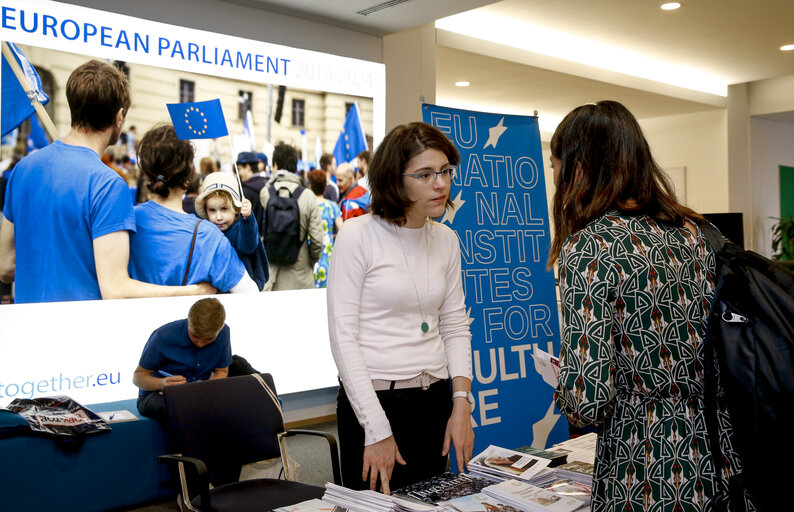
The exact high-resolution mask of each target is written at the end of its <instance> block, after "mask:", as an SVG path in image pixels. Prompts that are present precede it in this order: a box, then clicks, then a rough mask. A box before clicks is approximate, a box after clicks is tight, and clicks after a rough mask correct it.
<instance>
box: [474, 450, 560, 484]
mask: <svg viewBox="0 0 794 512" xmlns="http://www.w3.org/2000/svg"><path fill="white" fill-rule="evenodd" d="M549 462H550V461H549V459H543V458H541V457H535V456H534V455H529V454H526V453H521V452H517V451H513V450H508V449H506V448H500V447H498V446H494V445H491V446H489V447H488V448H486V449H485V451H483V452H482V453H480V454H478V455H476V456H475V457H474V458H473V459H472V460H471V461H470V462H469V471H470V472H471V473H472V474H474V475H477V476H483V477H486V478H492V479H497V480H504V479H506V478H519V479H521V480H529V479H530V478H532V477H533V476H534V475H536V474H537V473H539V472H540V471H541V470H543V469H544V468H545V467H546V466H548V465H549Z"/></svg>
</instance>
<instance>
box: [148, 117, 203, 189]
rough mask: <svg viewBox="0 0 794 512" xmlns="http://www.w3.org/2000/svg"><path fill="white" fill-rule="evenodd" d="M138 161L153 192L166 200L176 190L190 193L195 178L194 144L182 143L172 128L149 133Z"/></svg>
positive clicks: (156, 129) (160, 125) (157, 127)
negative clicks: (185, 190)
mask: <svg viewBox="0 0 794 512" xmlns="http://www.w3.org/2000/svg"><path fill="white" fill-rule="evenodd" d="M138 161H139V163H140V166H141V171H143V173H144V174H145V175H146V177H147V178H149V183H148V187H149V190H151V191H152V193H154V194H157V195H158V196H160V197H164V198H165V197H168V196H169V195H170V194H171V191H172V190H174V189H187V187H188V185H190V181H191V180H192V179H193V176H194V175H195V170H194V169H193V144H191V143H190V141H187V140H179V138H177V136H176V131H174V127H173V126H172V125H170V124H159V125H157V126H155V127H154V128H152V129H151V130H149V131H148V132H146V134H145V135H144V136H143V138H142V139H141V144H140V148H139V149H138Z"/></svg>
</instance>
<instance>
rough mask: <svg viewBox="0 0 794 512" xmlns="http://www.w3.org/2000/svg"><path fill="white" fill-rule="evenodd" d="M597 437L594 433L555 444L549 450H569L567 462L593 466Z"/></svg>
mask: <svg viewBox="0 0 794 512" xmlns="http://www.w3.org/2000/svg"><path fill="white" fill-rule="evenodd" d="M597 442H598V435H597V434H596V433H595V432H591V433H589V434H585V435H583V436H579V437H574V438H573V439H568V440H567V441H564V442H562V443H557V444H555V445H554V446H552V447H551V448H549V450H570V453H569V454H568V462H574V461H577V460H578V461H581V462H589V463H590V464H593V463H594V462H595V452H596V443H597Z"/></svg>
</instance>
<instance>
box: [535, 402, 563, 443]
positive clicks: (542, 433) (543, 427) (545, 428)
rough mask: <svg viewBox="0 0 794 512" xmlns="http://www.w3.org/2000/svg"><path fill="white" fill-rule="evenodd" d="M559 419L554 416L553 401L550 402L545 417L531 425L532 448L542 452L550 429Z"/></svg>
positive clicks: (557, 416) (558, 416) (557, 415)
mask: <svg viewBox="0 0 794 512" xmlns="http://www.w3.org/2000/svg"><path fill="white" fill-rule="evenodd" d="M559 418H560V415H559V414H554V401H553V400H552V402H551V405H550V406H549V410H548V411H546V415H545V416H544V417H543V418H542V419H540V420H539V421H537V422H535V423H533V424H532V447H533V448H538V449H540V450H543V449H544V448H545V447H546V441H548V440H549V434H551V429H553V428H554V425H556V424H557V420H558V419H559Z"/></svg>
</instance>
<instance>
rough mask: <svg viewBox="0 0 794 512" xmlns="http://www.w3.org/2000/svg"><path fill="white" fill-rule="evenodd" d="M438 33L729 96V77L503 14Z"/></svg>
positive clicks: (469, 18)
mask: <svg viewBox="0 0 794 512" xmlns="http://www.w3.org/2000/svg"><path fill="white" fill-rule="evenodd" d="M436 28H437V29H440V30H446V31H449V32H452V33H455V34H462V35H464V36H467V37H470V38H475V39H482V40H484V41H490V42H492V43H496V44H501V45H505V46H510V47H513V48H518V49H520V50H524V51H528V52H532V53H538V54H541V55H546V56H548V57H553V58H557V59H561V60H565V61H569V62H577V63H580V64H585V65H587V66H590V67H594V68H598V69H604V70H608V71H612V72H617V73H622V74H625V75H628V76H634V77H638V78H644V79H646V80H653V81H654V82H660V83H664V84H669V85H674V86H676V87H683V88H685V89H690V90H693V91H700V92H705V93H707V94H714V95H717V96H722V97H727V96H728V83H727V81H726V79H725V78H723V77H720V76H716V75H712V74H709V73H708V72H704V71H701V70H699V69H693V68H690V67H686V66H681V65H679V64H678V63H676V62H675V61H667V62H666V61H661V60H658V59H654V58H652V57H648V56H647V55H643V54H641V53H638V52H635V51H633V50H631V49H629V48H622V47H617V46H611V45H608V44H604V43H600V42H596V41H593V40H588V39H585V38H582V37H577V36H574V35H571V34H566V33H563V32H558V31H556V30H552V29H550V28H548V27H544V26H541V25H534V24H531V23H525V22H522V21H519V20H516V19H513V18H508V17H505V16H500V15H497V14H491V13H487V12H486V13H483V12H477V10H474V11H468V12H463V13H460V14H456V15H454V16H450V17H447V18H442V19H440V20H436Z"/></svg>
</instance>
